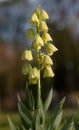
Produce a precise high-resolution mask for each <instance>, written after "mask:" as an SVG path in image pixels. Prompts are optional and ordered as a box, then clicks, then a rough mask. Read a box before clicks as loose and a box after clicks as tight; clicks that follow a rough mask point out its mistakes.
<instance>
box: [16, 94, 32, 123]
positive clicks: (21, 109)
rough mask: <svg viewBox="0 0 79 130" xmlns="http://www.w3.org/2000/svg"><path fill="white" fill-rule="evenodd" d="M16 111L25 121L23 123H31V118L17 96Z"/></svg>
mask: <svg viewBox="0 0 79 130" xmlns="http://www.w3.org/2000/svg"><path fill="white" fill-rule="evenodd" d="M18 109H19V112H20V115H21V117H22V118H23V119H24V120H25V122H27V124H29V125H31V124H32V122H33V118H32V116H31V115H30V113H29V111H28V109H27V108H26V106H25V105H24V103H23V102H22V100H21V99H20V97H19V96H18Z"/></svg>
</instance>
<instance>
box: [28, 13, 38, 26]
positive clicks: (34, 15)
mask: <svg viewBox="0 0 79 130" xmlns="http://www.w3.org/2000/svg"><path fill="white" fill-rule="evenodd" d="M30 23H31V24H33V25H37V26H38V24H39V20H38V16H37V14H36V13H33V14H32V16H31V19H30Z"/></svg>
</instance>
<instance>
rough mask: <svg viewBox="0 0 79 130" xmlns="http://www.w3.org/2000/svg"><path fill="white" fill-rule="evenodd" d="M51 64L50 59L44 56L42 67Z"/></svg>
mask: <svg viewBox="0 0 79 130" xmlns="http://www.w3.org/2000/svg"><path fill="white" fill-rule="evenodd" d="M52 64H53V62H52V59H51V57H50V56H48V55H45V56H44V59H43V66H47V65H52Z"/></svg>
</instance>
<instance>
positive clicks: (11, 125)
mask: <svg viewBox="0 0 79 130" xmlns="http://www.w3.org/2000/svg"><path fill="white" fill-rule="evenodd" d="M7 117H8V121H9V125H10V128H11V130H17V129H16V126H15V125H14V123H13V122H12V120H11V119H10V117H9V116H7Z"/></svg>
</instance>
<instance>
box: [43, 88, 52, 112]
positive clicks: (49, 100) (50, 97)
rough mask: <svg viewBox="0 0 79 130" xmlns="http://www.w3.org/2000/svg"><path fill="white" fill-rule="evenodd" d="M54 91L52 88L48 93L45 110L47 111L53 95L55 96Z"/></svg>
mask: <svg viewBox="0 0 79 130" xmlns="http://www.w3.org/2000/svg"><path fill="white" fill-rule="evenodd" d="M52 93H53V89H52V88H51V90H50V92H49V94H48V97H47V99H46V101H45V103H44V112H45V113H46V112H47V110H48V108H49V106H50V104H51V101H52V97H53V95H52Z"/></svg>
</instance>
